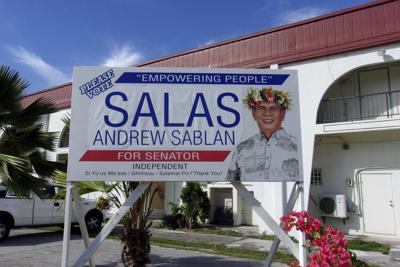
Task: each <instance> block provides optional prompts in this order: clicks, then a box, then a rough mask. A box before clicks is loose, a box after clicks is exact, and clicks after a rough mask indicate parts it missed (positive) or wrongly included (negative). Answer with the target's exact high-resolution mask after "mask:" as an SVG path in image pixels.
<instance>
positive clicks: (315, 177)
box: [311, 168, 322, 185]
mask: <svg viewBox="0 0 400 267" xmlns="http://www.w3.org/2000/svg"><path fill="white" fill-rule="evenodd" d="M311 184H312V185H321V184H322V170H321V168H313V169H312V171H311Z"/></svg>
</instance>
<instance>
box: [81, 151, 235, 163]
mask: <svg viewBox="0 0 400 267" xmlns="http://www.w3.org/2000/svg"><path fill="white" fill-rule="evenodd" d="M229 152H230V151H222V150H199V151H194V150H87V151H86V152H85V154H83V156H82V157H81V159H80V160H79V161H153V162H154V161H155V162H177V161H184V162H222V161H225V159H226V158H227V157H228V155H229Z"/></svg>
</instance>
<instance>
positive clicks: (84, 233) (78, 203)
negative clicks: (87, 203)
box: [71, 184, 96, 267]
mask: <svg viewBox="0 0 400 267" xmlns="http://www.w3.org/2000/svg"><path fill="white" fill-rule="evenodd" d="M71 193H72V198H73V204H74V208H75V214H76V217H77V218H78V222H79V228H80V229H81V234H82V238H83V242H84V244H85V248H88V247H89V244H90V239H89V233H88V229H87V226H86V222H85V218H84V217H83V212H82V206H81V197H80V195H79V193H78V188H77V187H76V186H75V184H74V186H72V188H71ZM89 266H90V267H94V266H96V264H95V262H94V259H93V257H92V256H90V258H89Z"/></svg>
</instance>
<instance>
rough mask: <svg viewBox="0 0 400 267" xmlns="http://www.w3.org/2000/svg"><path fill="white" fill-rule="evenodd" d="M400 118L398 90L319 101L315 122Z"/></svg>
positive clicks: (399, 94) (399, 92)
mask: <svg viewBox="0 0 400 267" xmlns="http://www.w3.org/2000/svg"><path fill="white" fill-rule="evenodd" d="M396 117H397V118H400V90H397V91H387V92H380V93H373V94H365V95H359V96H347V97H336V98H329V99H325V100H322V101H321V105H320V107H319V110H318V117H317V123H318V124H326V123H337V122H353V121H363V120H369V121H370V120H387V119H393V118H396Z"/></svg>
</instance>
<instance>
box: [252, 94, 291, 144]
mask: <svg viewBox="0 0 400 267" xmlns="http://www.w3.org/2000/svg"><path fill="white" fill-rule="evenodd" d="M252 114H253V118H254V120H255V121H256V122H257V125H258V128H260V132H261V133H262V134H263V135H264V136H266V137H267V138H270V137H271V135H272V134H273V133H274V132H276V131H278V130H279V129H280V128H281V127H282V122H283V120H284V119H285V115H286V110H284V109H282V108H281V105H279V104H278V103H275V102H274V103H265V102H263V103H260V104H258V105H257V106H255V107H253V108H252Z"/></svg>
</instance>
